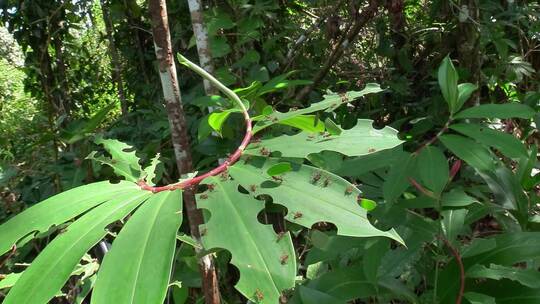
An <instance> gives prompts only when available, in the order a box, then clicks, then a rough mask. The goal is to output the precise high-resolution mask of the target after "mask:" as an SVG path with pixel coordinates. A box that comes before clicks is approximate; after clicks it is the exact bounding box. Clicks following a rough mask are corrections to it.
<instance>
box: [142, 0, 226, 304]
mask: <svg viewBox="0 0 540 304" xmlns="http://www.w3.org/2000/svg"><path fill="white" fill-rule="evenodd" d="M149 11H150V15H151V20H152V33H153V36H154V46H155V52H156V57H157V60H158V68H159V76H160V79H161V86H162V89H163V96H164V99H165V105H166V108H167V115H168V118H169V126H170V128H171V136H172V143H173V148H174V153H175V157H176V165H177V167H178V171H179V173H180V174H182V173H188V172H190V171H191V170H192V159H191V152H190V143H189V137H188V132H187V124H186V118H185V115H184V111H183V108H182V100H181V97H180V88H179V86H178V78H177V75H176V66H175V63H174V58H173V51H172V45H171V37H170V32H169V22H168V18H167V5H166V2H165V0H150V1H149ZM184 204H185V207H186V212H187V216H188V220H189V226H190V230H191V234H192V236H193V237H195V238H196V239H200V232H199V225H200V224H203V217H202V213H201V210H199V209H197V206H196V203H195V195H194V191H193V189H185V190H184ZM199 266H200V270H201V273H202V276H203V277H202V285H203V286H202V288H203V292H204V296H205V302H206V303H207V304H217V303H220V297H219V289H218V281H217V274H216V270H215V266H214V263H213V259H212V258H211V256H210V255H206V256H203V257H202V258H201V259H200V260H199Z"/></svg>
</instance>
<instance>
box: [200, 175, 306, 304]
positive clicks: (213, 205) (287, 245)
mask: <svg viewBox="0 0 540 304" xmlns="http://www.w3.org/2000/svg"><path fill="white" fill-rule="evenodd" d="M204 182H205V183H206V184H208V185H209V186H210V189H209V190H208V191H207V192H205V193H202V194H199V195H197V205H198V206H199V207H201V208H204V209H207V210H208V211H210V214H211V215H210V219H209V220H208V221H207V223H206V224H204V225H201V227H200V230H201V234H202V243H203V246H204V247H205V248H206V249H212V248H224V249H226V250H228V251H229V252H230V253H231V255H232V259H231V263H232V264H234V265H235V266H236V267H237V268H238V270H239V271H240V280H239V281H238V283H237V284H236V286H235V287H236V289H238V291H240V292H241V293H242V294H243V295H244V296H246V297H247V298H248V299H250V300H251V301H253V302H256V303H262V304H264V303H268V304H275V303H279V298H280V296H281V293H282V292H283V291H284V290H285V289H289V288H292V287H293V286H294V279H295V276H296V257H295V253H294V249H293V245H292V241H291V236H290V234H289V233H288V232H287V233H285V234H284V235H277V234H276V233H275V232H274V230H273V228H272V226H271V225H263V224H261V223H259V221H258V220H257V215H258V214H259V212H260V211H261V210H262V209H263V208H264V202H263V201H259V200H256V199H254V198H252V197H251V196H249V195H246V194H243V193H240V192H239V191H238V183H236V182H235V181H232V180H226V181H223V180H222V179H221V178H218V177H210V178H207V179H205V181H204Z"/></svg>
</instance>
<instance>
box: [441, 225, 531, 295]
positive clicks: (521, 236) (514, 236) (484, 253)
mask: <svg viewBox="0 0 540 304" xmlns="http://www.w3.org/2000/svg"><path fill="white" fill-rule="evenodd" d="M486 240H491V241H494V242H495V247H494V248H492V246H493V244H492V243H489V244H487V245H488V246H481V247H482V248H483V250H481V251H480V252H481V253H475V254H474V255H472V256H471V255H468V256H470V257H468V258H464V259H463V263H464V267H465V270H466V271H467V270H468V269H469V268H470V267H472V266H473V265H477V264H481V265H489V264H497V265H513V264H515V263H518V262H523V261H527V260H529V259H538V258H540V232H511V233H504V234H501V235H498V236H495V237H491V238H488V239H475V240H473V242H472V244H471V245H470V246H471V247H472V246H475V243H477V242H481V243H482V245H486V242H487V241H486ZM476 247H477V246H476ZM456 275H459V271H458V269H457V266H456V264H455V263H452V264H451V265H449V266H447V267H446V269H445V270H444V271H443V272H442V273H441V274H440V277H439V286H440V288H439V290H440V293H439V295H440V297H439V298H440V300H441V303H451V302H453V301H452V299H453V298H455V295H456V294H457V290H458V288H459V280H456ZM507 283H508V281H507V282H505V284H507ZM487 294H490V293H487ZM497 303H498V301H497ZM506 303H515V302H506ZM519 303H522V302H521V301H520V302H519ZM527 303H537V302H527Z"/></svg>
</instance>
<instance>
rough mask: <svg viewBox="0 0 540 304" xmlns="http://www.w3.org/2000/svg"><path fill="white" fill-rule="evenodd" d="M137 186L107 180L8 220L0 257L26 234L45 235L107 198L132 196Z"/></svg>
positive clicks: (3, 229)
mask: <svg viewBox="0 0 540 304" xmlns="http://www.w3.org/2000/svg"><path fill="white" fill-rule="evenodd" d="M139 191H140V190H139V187H137V185H135V184H133V183H130V182H125V181H122V182H120V183H118V184H111V183H110V182H108V181H104V182H97V183H93V184H89V185H85V186H81V187H77V188H74V189H71V190H68V191H66V192H62V193H60V194H57V195H55V196H53V197H50V198H48V199H46V200H44V201H43V202H41V203H39V204H36V205H34V206H32V207H31V208H29V209H27V210H25V211H23V212H21V213H20V214H18V215H17V216H15V217H13V218H11V219H10V220H9V221H7V222H6V223H4V224H2V225H1V226H0V235H1V236H2V237H1V238H0V254H3V253H5V252H6V251H8V250H9V249H10V248H11V246H13V245H14V244H16V243H17V242H18V241H19V240H20V239H21V238H23V237H24V236H27V235H29V234H30V233H34V232H35V233H38V232H46V231H47V230H48V229H49V228H50V227H51V226H56V225H60V224H62V223H64V222H66V221H69V220H70V219H72V218H74V217H76V216H77V215H79V214H81V213H83V212H85V211H86V210H88V209H90V208H92V207H95V206H96V205H99V204H101V203H103V202H105V201H108V200H109V199H111V198H114V197H117V196H123V195H135V194H137V193H138V192H139Z"/></svg>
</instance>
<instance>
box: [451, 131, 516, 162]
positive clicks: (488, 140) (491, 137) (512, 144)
mask: <svg viewBox="0 0 540 304" xmlns="http://www.w3.org/2000/svg"><path fill="white" fill-rule="evenodd" d="M450 128H451V129H452V130H455V131H457V132H459V133H461V134H464V135H466V136H469V137H471V138H473V139H474V140H476V141H477V142H479V143H482V144H484V145H487V146H490V147H493V148H495V149H497V150H499V151H501V153H503V154H504V155H506V156H507V157H509V158H520V157H527V149H525V146H524V145H523V144H522V143H521V141H520V140H519V139H517V138H515V137H514V136H512V135H510V134H507V133H503V132H500V131H496V130H493V129H490V128H489V127H486V126H481V125H477V124H472V123H468V124H464V123H463V124H454V125H451V126H450Z"/></svg>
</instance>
